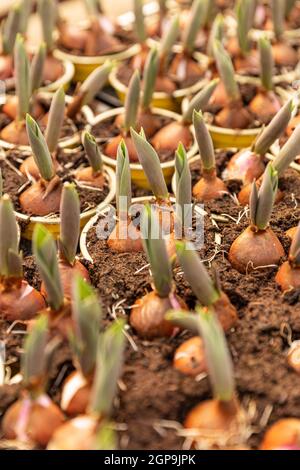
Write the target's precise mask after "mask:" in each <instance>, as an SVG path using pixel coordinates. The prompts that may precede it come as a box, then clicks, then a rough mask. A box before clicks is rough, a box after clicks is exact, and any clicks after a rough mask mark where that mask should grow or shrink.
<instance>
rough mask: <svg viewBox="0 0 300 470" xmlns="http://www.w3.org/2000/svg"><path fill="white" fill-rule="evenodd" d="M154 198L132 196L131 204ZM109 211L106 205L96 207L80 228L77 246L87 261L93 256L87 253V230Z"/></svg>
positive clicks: (172, 199) (171, 199) (173, 201)
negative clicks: (92, 214) (95, 210)
mask: <svg viewBox="0 0 300 470" xmlns="http://www.w3.org/2000/svg"><path fill="white" fill-rule="evenodd" d="M154 200H155V198H154V196H142V197H134V198H133V199H132V205H133V204H142V203H146V202H150V201H154ZM170 201H171V202H172V203H175V199H174V198H173V197H171V198H170ZM108 212H109V207H108V206H106V207H103V208H97V214H95V215H94V216H93V217H92V218H91V219H90V220H89V221H88V222H87V224H86V225H85V227H83V229H82V232H81V235H80V242H79V246H80V251H81V254H82V256H83V257H84V258H85V259H86V260H87V261H89V262H90V263H93V262H94V261H93V258H92V257H91V255H90V253H89V250H88V247H87V235H88V232H89V231H90V229H91V228H92V227H93V226H94V225H96V223H97V222H98V219H99V218H100V217H103V216H105V215H106V214H107V213H108Z"/></svg>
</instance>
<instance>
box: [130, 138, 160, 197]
mask: <svg viewBox="0 0 300 470" xmlns="http://www.w3.org/2000/svg"><path fill="white" fill-rule="evenodd" d="M131 138H132V140H133V143H134V146H135V148H136V151H137V154H138V158H139V161H140V164H141V165H142V167H143V170H144V172H145V175H146V177H147V179H148V182H149V185H150V187H151V190H152V192H153V194H154V196H155V197H156V199H157V200H158V201H166V200H168V199H169V191H168V188H167V185H166V182H165V179H164V175H163V172H162V169H161V166H160V160H159V157H158V155H157V153H156V151H155V150H154V148H153V147H152V145H151V144H149V142H148V141H147V139H146V137H145V134H144V132H143V130H142V131H141V133H140V134H138V133H137V132H136V131H135V130H134V129H131Z"/></svg>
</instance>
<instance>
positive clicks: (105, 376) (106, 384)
mask: <svg viewBox="0 0 300 470" xmlns="http://www.w3.org/2000/svg"><path fill="white" fill-rule="evenodd" d="M124 327H125V321H124V320H119V319H118V320H116V321H115V322H114V323H113V324H112V325H110V326H109V327H108V328H107V329H106V330H105V332H104V333H101V334H100V338H99V341H98V351H97V365H96V373H95V379H94V384H93V389H92V395H91V402H90V408H91V411H92V413H94V414H96V415H98V416H99V417H102V418H103V417H109V416H110V414H111V411H112V407H113V402H114V399H115V395H116V392H117V384H118V380H119V377H120V374H121V370H122V366H123V361H124V349H125V345H126V342H125V340H126V337H125V335H124Z"/></svg>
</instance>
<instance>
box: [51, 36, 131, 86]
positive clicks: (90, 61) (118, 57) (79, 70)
mask: <svg viewBox="0 0 300 470" xmlns="http://www.w3.org/2000/svg"><path fill="white" fill-rule="evenodd" d="M139 51H140V45H139V44H133V45H132V46H129V47H128V48H127V49H126V50H124V51H122V52H117V53H115V54H107V55H100V56H92V57H87V56H79V55H75V54H70V53H68V52H65V51H62V50H61V49H56V50H55V56H56V57H57V58H58V59H60V60H63V61H66V60H67V61H70V62H72V64H73V65H74V67H75V73H74V76H73V82H83V81H84V80H85V79H86V78H87V77H88V76H89V75H90V73H91V72H92V71H93V70H95V69H96V68H97V67H99V65H102V64H104V63H105V62H106V61H107V60H111V61H116V62H122V61H124V60H126V59H129V58H130V57H133V56H134V55H136V54H138V53H139Z"/></svg>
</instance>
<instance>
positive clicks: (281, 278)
mask: <svg viewBox="0 0 300 470" xmlns="http://www.w3.org/2000/svg"><path fill="white" fill-rule="evenodd" d="M275 281H276V282H277V284H278V285H279V286H280V288H281V290H282V291H287V290H290V289H298V288H300V268H297V267H294V268H293V267H292V266H291V264H290V263H289V261H285V262H284V263H283V264H282V265H281V266H280V268H279V270H278V272H277V274H276V277H275Z"/></svg>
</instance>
